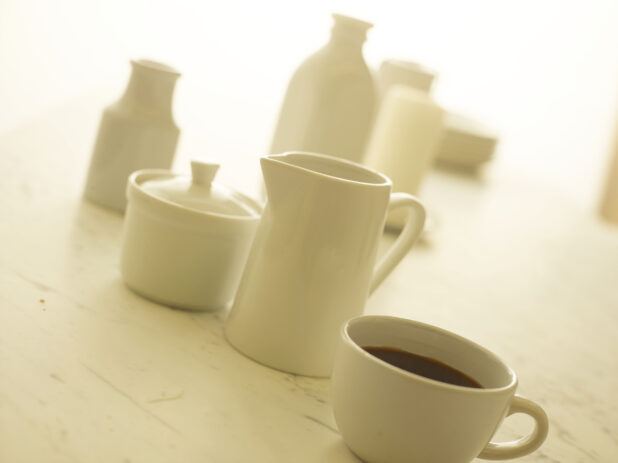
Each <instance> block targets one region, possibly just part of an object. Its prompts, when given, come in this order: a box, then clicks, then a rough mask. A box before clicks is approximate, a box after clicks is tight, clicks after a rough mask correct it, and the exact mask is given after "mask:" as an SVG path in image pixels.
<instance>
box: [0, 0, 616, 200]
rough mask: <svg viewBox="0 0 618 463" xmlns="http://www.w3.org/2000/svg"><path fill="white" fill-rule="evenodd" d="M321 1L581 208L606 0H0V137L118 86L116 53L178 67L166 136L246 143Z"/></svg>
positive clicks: (599, 88) (377, 54) (608, 58)
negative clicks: (419, 70) (421, 68)
mask: <svg viewBox="0 0 618 463" xmlns="http://www.w3.org/2000/svg"><path fill="white" fill-rule="evenodd" d="M332 12H340V13H343V14H348V15H352V16H357V17H360V18H361V19H365V20H369V21H371V22H373V23H374V24H375V27H374V28H373V29H372V30H371V31H370V33H369V38H368V41H367V44H366V46H365V57H366V60H367V62H368V64H369V65H370V66H372V67H374V68H377V67H378V66H379V64H380V62H381V61H382V60H383V59H385V58H401V59H410V60H415V61H419V62H421V63H423V64H425V65H427V66H429V67H431V68H433V69H436V70H437V72H438V74H439V78H438V80H437V81H436V83H435V85H434V95H435V97H436V99H437V100H438V101H439V102H440V104H442V105H443V106H444V107H445V108H447V109H449V110H456V111H459V112H463V113H467V114H470V115H473V116H476V117H477V118H479V119H481V120H482V121H484V122H486V123H487V124H488V125H490V126H492V127H494V128H495V129H496V130H497V131H498V132H499V133H500V135H501V143H500V145H499V150H498V152H497V156H496V160H495V161H494V162H493V163H492V166H491V169H502V170H505V169H511V168H513V169H515V168H518V169H519V168H521V167H523V168H525V169H527V171H528V172H530V173H531V175H533V176H538V177H539V178H541V179H542V180H543V181H544V182H546V183H548V184H549V185H552V186H553V187H554V188H556V189H557V191H560V192H561V193H564V194H565V195H568V196H570V197H571V198H573V199H574V200H575V201H577V202H579V203H581V204H583V205H585V206H587V207H591V208H592V207H594V206H595V204H596V201H597V198H598V195H599V191H600V187H601V182H602V180H603V177H604V169H605V166H606V163H607V159H608V154H609V148H610V143H611V139H612V136H613V132H614V128H615V127H616V108H617V106H616V102H618V94H617V93H618V26H617V25H618V1H616V0H589V1H585V0H582V1H566V0H523V1H517V2H506V1H497V0H467V1H460V0H434V1H423V2H420V1H400V2H388V1H382V2H375V1H374V2H362V1H333V2H326V1H323V0H313V1H310V2H309V1H307V2H293V1H284V0H280V1H275V0H261V1H259V2H249V1H247V2H233V1H228V2H209V1H194V2H188V1H174V2H171V1H170V2H156V1H152V0H149V1H136V0H124V1H119V0H108V1H105V2H103V1H102V2H89V1H84V0H55V1H53V2H52V1H45V0H0V136H1V134H2V133H4V132H7V131H9V130H11V129H12V128H15V127H18V126H20V125H22V124H26V123H27V122H28V121H29V120H31V119H32V118H35V117H36V116H37V115H39V114H41V113H44V112H48V111H51V110H53V108H54V107H56V106H58V105H63V104H66V103H67V102H68V101H70V100H76V99H79V98H84V97H85V96H87V95H88V94H89V92H93V91H96V90H97V89H100V88H112V90H113V91H111V92H110V94H114V95H118V96H119V95H120V92H121V90H122V89H123V88H124V85H125V84H126V80H127V78H128V74H129V65H128V60H129V59H130V58H141V57H143V58H152V59H156V60H160V61H164V62H167V63H169V64H171V65H174V66H175V67H177V68H178V69H179V70H180V71H181V72H182V73H183V77H182V78H181V80H180V81H179V84H178V90H177V94H176V100H175V115H176V119H177V121H178V123H179V125H180V127H181V128H182V129H183V139H182V140H183V145H181V146H185V147H187V146H191V147H192V148H191V149H192V150H195V149H196V147H199V148H198V150H200V151H202V150H203V151H204V152H203V153H198V154H208V155H213V156H216V157H219V158H223V159H222V162H224V159H225V154H226V152H230V151H238V150H244V151H246V152H248V153H255V154H256V156H257V155H259V154H262V153H264V152H265V150H266V149H267V148H268V145H269V140H270V137H271V134H272V130H273V126H274V123H275V120H276V116H277V112H278V109H279V105H280V103H281V99H282V96H283V92H284V90H285V86H286V85H287V81H288V79H289V77H290V74H291V72H292V71H293V70H294V68H295V67H296V66H297V65H298V63H299V62H300V61H301V60H302V59H303V58H304V57H306V56H307V55H308V54H309V53H311V52H312V51H313V50H315V49H317V48H318V47H319V46H321V45H322V44H323V43H324V42H325V41H326V40H327V37H328V33H329V29H330V26H331V19H330V13H332ZM192 141H193V142H192ZM198 142H199V143H198ZM0 155H1V153H0ZM87 155H89V153H88V154H87Z"/></svg>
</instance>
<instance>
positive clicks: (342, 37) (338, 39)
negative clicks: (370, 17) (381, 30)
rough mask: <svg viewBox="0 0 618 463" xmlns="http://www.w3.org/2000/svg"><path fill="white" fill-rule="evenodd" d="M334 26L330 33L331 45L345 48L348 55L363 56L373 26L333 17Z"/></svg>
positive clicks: (342, 17) (347, 18) (343, 17)
mask: <svg viewBox="0 0 618 463" xmlns="http://www.w3.org/2000/svg"><path fill="white" fill-rule="evenodd" d="M333 19H334V21H335V22H334V24H333V27H332V29H331V33H330V42H329V44H330V45H333V46H336V47H337V48H345V50H346V52H347V53H353V52H356V53H358V54H362V51H363V44H364V43H365V40H366V39H367V30H368V29H369V28H370V27H371V24H369V23H366V22H364V21H360V20H357V19H353V18H349V17H347V16H342V15H337V14H335V15H333Z"/></svg>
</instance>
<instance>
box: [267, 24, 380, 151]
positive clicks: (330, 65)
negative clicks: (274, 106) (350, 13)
mask: <svg viewBox="0 0 618 463" xmlns="http://www.w3.org/2000/svg"><path fill="white" fill-rule="evenodd" d="M333 17H334V20H335V24H334V26H333V29H332V33H331V38H330V41H329V42H328V43H327V44H326V46H324V47H323V48H322V49H320V50H319V51H317V52H316V53H315V54H313V55H312V56H310V57H309V58H308V59H307V60H306V61H305V62H303V63H302V64H301V65H300V67H299V68H298V70H297V71H296V72H295V73H294V75H293V76H292V79H291V81H290V83H289V86H288V89H287V93H286V94H285V98H284V101H283V105H282V107H281V112H280V115H279V121H278V123H277V127H276V129H275V133H274V137H273V141H272V145H271V149H270V152H271V153H282V152H284V151H292V150H299V151H312V152H316V153H323V154H329V155H332V156H339V157H342V158H345V159H348V160H352V161H356V162H360V161H361V159H362V156H363V153H364V149H365V143H366V141H367V137H368V135H369V130H370V127H371V122H372V118H373V113H374V108H375V106H376V90H375V84H374V81H373V77H372V76H371V73H370V72H369V69H368V68H367V65H366V64H365V61H364V59H363V53H362V47H363V42H364V41H365V37H366V33H367V30H368V29H369V28H370V27H371V24H369V23H367V22H364V21H359V20H357V19H353V18H349V17H346V16H341V15H333Z"/></svg>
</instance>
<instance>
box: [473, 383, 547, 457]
mask: <svg viewBox="0 0 618 463" xmlns="http://www.w3.org/2000/svg"><path fill="white" fill-rule="evenodd" d="M514 413H525V414H526V415H529V416H531V417H532V418H533V419H534V422H535V424H534V430H533V431H532V433H530V434H529V435H527V436H525V437H522V438H521V439H518V440H516V441H511V442H500V443H494V442H490V443H489V444H487V446H486V447H485V448H484V449H483V451H482V452H481V453H480V454H479V456H478V457H479V458H483V459H485V460H507V459H510V458H518V457H523V456H524V455H528V454H529V453H531V452H534V451H535V450H536V449H538V448H539V447H540V446H541V444H542V443H543V441H544V440H545V438H546V437H547V431H548V430H549V423H548V420H547V415H546V414H545V411H544V410H543V409H542V408H541V407H540V406H539V405H537V404H536V403H534V402H532V401H531V400H528V399H526V398H524V397H522V396H520V395H515V397H513V401H512V402H511V407H510V408H509V412H508V414H507V415H506V416H510V415H513V414H514Z"/></svg>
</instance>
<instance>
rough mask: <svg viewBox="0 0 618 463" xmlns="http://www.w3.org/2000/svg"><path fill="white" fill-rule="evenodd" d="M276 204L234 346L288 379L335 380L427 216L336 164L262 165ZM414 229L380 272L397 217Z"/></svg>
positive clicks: (413, 203) (250, 265)
mask: <svg viewBox="0 0 618 463" xmlns="http://www.w3.org/2000/svg"><path fill="white" fill-rule="evenodd" d="M261 165H262V172H263V174H264V183H265V186H266V192H267V195H268V202H267V204H266V206H265V209H264V214H263V216H262V220H261V221H260V225H259V227H258V231H257V233H256V238H255V241H254V244H253V247H252V250H251V254H250V256H249V259H248V261H247V265H246V267H245V271H244V273H243V277H242V280H241V283H240V286H239V288H238V292H237V294H236V298H235V300H234V304H233V306H232V310H231V313H230V316H229V318H228V321H227V325H226V329H225V334H226V337H227V339H228V341H229V342H230V343H231V344H232V345H233V346H234V347H236V348H237V349H238V350H239V351H241V352H243V353H244V354H246V355H247V356H249V357H251V358H253V359H254V360H257V361H258V362H261V363H263V364H265V365H268V366H270V367H273V368H277V369H280V370H283V371H287V372H291V373H296V374H301V375H308V376H322V377H324V376H329V375H330V373H331V369H332V363H333V358H334V352H335V346H336V344H337V340H338V334H339V329H340V327H341V325H342V324H343V322H344V321H345V320H347V319H349V318H351V317H354V316H356V315H358V314H360V313H362V311H363V308H364V306H365V302H366V299H367V296H368V295H369V293H370V292H371V291H373V290H374V289H375V288H376V287H377V286H378V285H379V284H380V283H381V282H382V280H384V278H385V277H386V276H387V275H388V274H389V273H390V272H391V270H393V268H394V267H395V266H396V265H397V264H398V263H399V261H400V260H401V258H402V257H403V256H404V255H405V254H406V253H407V252H408V250H409V249H410V247H411V246H412V244H413V243H414V241H415V240H416V238H417V237H418V235H419V233H420V232H421V231H422V229H423V223H424V220H425V210H424V208H423V206H422V205H421V204H420V203H419V202H418V201H417V200H416V199H414V198H413V197H412V196H410V195H406V194H403V193H394V194H391V182H390V180H389V179H388V178H386V177H385V176H384V175H382V174H380V173H378V172H375V171H373V170H370V169H367V168H366V167H363V166H361V165H359V164H356V163H352V162H349V161H344V160H341V159H338V158H334V157H331V156H324V155H317V154H311V153H298V152H296V153H286V154H283V155H270V156H265V157H263V158H261ZM395 208H402V209H406V210H407V212H408V213H409V214H408V221H407V222H406V226H405V227H404V229H403V231H402V233H401V234H400V235H399V237H398V238H397V240H396V241H395V243H394V244H393V245H392V247H391V248H390V249H389V251H388V252H387V253H386V255H385V256H384V257H383V259H382V260H381V261H380V262H379V264H378V265H377V266H375V265H374V264H375V260H376V253H377V247H378V242H379V238H380V236H381V235H382V233H383V230H384V219H385V216H386V211H387V210H389V209H395Z"/></svg>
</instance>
